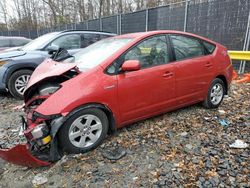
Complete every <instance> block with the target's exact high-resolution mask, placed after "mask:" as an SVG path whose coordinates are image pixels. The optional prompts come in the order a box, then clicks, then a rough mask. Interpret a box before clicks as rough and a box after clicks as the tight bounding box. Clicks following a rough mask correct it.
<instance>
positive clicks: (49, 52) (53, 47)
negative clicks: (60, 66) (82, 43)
mask: <svg viewBox="0 0 250 188" xmlns="http://www.w3.org/2000/svg"><path fill="white" fill-rule="evenodd" d="M46 50H47V51H48V54H50V55H52V54H53V53H55V52H56V51H57V50H59V46H55V45H53V46H49V47H48V48H47V49H46Z"/></svg>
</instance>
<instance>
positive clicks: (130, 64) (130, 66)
mask: <svg viewBox="0 0 250 188" xmlns="http://www.w3.org/2000/svg"><path fill="white" fill-rule="evenodd" d="M140 69H141V65H140V62H139V61H138V60H127V61H125V62H124V63H123V64H122V71H137V70H140Z"/></svg>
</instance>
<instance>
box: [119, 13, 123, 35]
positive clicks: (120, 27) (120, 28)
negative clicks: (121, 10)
mask: <svg viewBox="0 0 250 188" xmlns="http://www.w3.org/2000/svg"><path fill="white" fill-rule="evenodd" d="M119 30H120V35H121V34H122V14H120V26H119Z"/></svg>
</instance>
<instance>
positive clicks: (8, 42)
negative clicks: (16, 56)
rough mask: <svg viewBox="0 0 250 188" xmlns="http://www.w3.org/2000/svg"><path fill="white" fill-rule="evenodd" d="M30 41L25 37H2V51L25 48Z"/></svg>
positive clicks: (0, 40)
mask: <svg viewBox="0 0 250 188" xmlns="http://www.w3.org/2000/svg"><path fill="white" fill-rule="evenodd" d="M30 41H31V39H27V38H25V37H0V51H2V50H6V49H8V48H13V47H19V46H24V45H25V44H27V43H29V42H30Z"/></svg>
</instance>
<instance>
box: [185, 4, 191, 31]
mask: <svg viewBox="0 0 250 188" xmlns="http://www.w3.org/2000/svg"><path fill="white" fill-rule="evenodd" d="M189 1H190V0H186V2H185V17H184V27H183V31H184V32H186V30H187V18H188V5H189Z"/></svg>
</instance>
